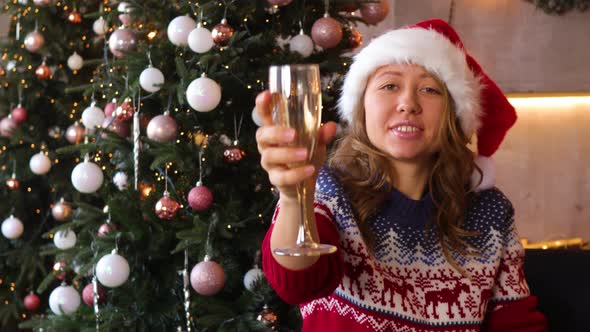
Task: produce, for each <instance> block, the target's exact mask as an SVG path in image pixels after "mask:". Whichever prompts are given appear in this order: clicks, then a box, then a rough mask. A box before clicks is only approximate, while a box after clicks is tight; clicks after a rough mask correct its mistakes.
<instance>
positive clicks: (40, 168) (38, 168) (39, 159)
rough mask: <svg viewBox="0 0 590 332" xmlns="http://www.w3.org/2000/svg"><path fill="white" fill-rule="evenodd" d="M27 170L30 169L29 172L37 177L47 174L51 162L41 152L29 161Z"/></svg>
mask: <svg viewBox="0 0 590 332" xmlns="http://www.w3.org/2000/svg"><path fill="white" fill-rule="evenodd" d="M29 168H31V172H33V173H35V174H37V175H43V174H47V172H49V170H50V169H51V160H49V157H47V156H46V155H45V154H44V153H43V152H39V153H37V154H34V155H33V156H32V157H31V160H29Z"/></svg>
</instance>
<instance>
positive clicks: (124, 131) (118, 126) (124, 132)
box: [102, 117, 131, 138]
mask: <svg viewBox="0 0 590 332" xmlns="http://www.w3.org/2000/svg"><path fill="white" fill-rule="evenodd" d="M102 127H103V128H105V129H108V130H110V131H112V132H114V133H115V134H117V135H119V136H121V137H129V134H130V133H131V127H130V125H129V123H126V122H122V121H119V120H117V118H113V117H106V118H105V119H104V121H103V122H102ZM102 137H103V138H107V137H108V135H106V134H104V135H102Z"/></svg>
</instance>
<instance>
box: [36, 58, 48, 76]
mask: <svg viewBox="0 0 590 332" xmlns="http://www.w3.org/2000/svg"><path fill="white" fill-rule="evenodd" d="M35 75H37V78H38V79H40V80H48V79H50V78H51V75H52V73H51V68H49V66H47V64H45V61H43V62H42V63H41V64H40V65H39V67H37V69H35Z"/></svg>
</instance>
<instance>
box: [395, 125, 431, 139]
mask: <svg viewBox="0 0 590 332" xmlns="http://www.w3.org/2000/svg"><path fill="white" fill-rule="evenodd" d="M390 130H391V132H392V133H393V134H394V135H395V136H397V137H399V138H405V139H417V138H420V137H421V136H422V132H423V131H424V129H423V128H420V127H418V126H416V125H412V124H398V125H395V126H393V127H391V129H390Z"/></svg>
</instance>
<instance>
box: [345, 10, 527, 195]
mask: <svg viewBox="0 0 590 332" xmlns="http://www.w3.org/2000/svg"><path fill="white" fill-rule="evenodd" d="M393 63H412V64H417V65H421V66H423V67H424V68H425V69H426V70H427V71H429V72H430V73H432V74H434V75H436V76H437V77H438V78H440V79H441V80H442V81H443V82H444V83H445V85H446V87H447V89H448V91H449V94H450V95H451V98H452V99H453V102H454V111H455V112H456V114H457V117H458V118H459V121H460V124H461V128H462V129H463V132H465V133H466V134H467V135H469V136H471V135H472V134H473V133H475V132H477V148H478V154H479V156H478V157H477V159H476V163H477V164H478V166H479V167H480V168H481V169H482V171H483V173H484V177H483V179H482V181H481V184H480V185H479V186H478V188H477V189H478V190H482V189H487V188H491V187H493V186H494V182H495V181H494V176H495V174H494V173H495V172H494V169H493V162H492V161H491V160H489V158H490V157H491V156H492V154H494V152H496V150H497V149H498V147H499V146H500V143H501V142H502V140H503V139H504V136H505V135H506V132H507V131H508V129H510V127H512V125H513V124H514V122H516V112H515V110H514V107H512V105H510V103H509V102H508V100H507V99H506V97H505V96H504V94H503V93H502V91H501V90H500V88H499V87H498V86H497V85H496V83H494V81H492V80H491V79H490V78H489V77H488V76H487V75H486V74H485V73H484V72H483V70H482V68H481V67H480V65H479V64H478V63H477V61H475V59H474V58H473V57H472V56H471V55H469V54H468V53H467V51H466V50H465V48H464V47H463V43H462V42H461V39H460V38H459V35H458V34H457V32H456V31H455V30H454V29H453V28H452V27H451V26H450V25H449V24H447V23H446V22H445V21H443V20H439V19H433V20H428V21H424V22H420V23H417V24H415V25H412V26H407V27H404V28H401V29H397V30H392V31H389V32H387V33H385V34H383V35H381V36H379V37H377V38H375V39H374V40H373V41H371V43H369V45H367V46H366V47H365V48H363V49H362V50H361V51H360V52H359V53H358V54H357V55H356V56H355V57H354V61H353V63H352V65H351V66H350V70H349V71H348V73H347V74H346V77H345V79H344V85H343V87H342V94H341V96H340V100H339V101H338V113H339V115H340V118H341V120H343V121H344V122H346V123H351V122H352V119H353V118H354V114H355V112H357V111H358V109H359V108H360V107H362V100H363V95H364V93H365V88H366V86H367V81H368V79H369V76H370V75H371V74H372V73H373V72H375V71H376V70H377V69H378V68H379V67H382V66H385V65H388V64H393ZM479 180H480V176H479V173H477V175H475V174H474V176H473V177H472V182H473V183H474V184H477V183H479V182H480V181H479Z"/></svg>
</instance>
